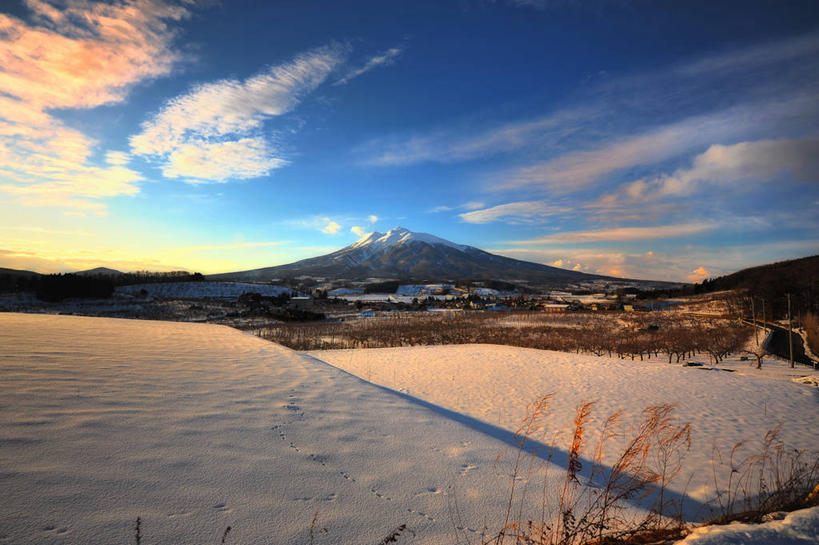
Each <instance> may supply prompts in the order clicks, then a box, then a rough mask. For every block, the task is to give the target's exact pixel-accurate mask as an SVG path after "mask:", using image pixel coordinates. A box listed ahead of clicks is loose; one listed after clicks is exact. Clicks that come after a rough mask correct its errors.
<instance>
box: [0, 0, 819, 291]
mask: <svg viewBox="0 0 819 545" xmlns="http://www.w3.org/2000/svg"><path fill="white" fill-rule="evenodd" d="M399 225H400V226H403V227H406V228H408V229H410V230H412V231H418V232H426V233H432V234H434V235H436V236H439V237H443V238H445V239H448V240H452V241H453V242H457V243H460V244H469V245H473V246H477V247H479V248H482V249H484V250H487V251H491V252H494V253H498V254H502V255H505V256H509V257H514V258H518V259H525V260H529V261H535V262H539V263H545V264H548V265H553V266H557V267H562V268H566V269H574V270H580V271H583V272H589V273H599V274H608V275H614V276H625V277H630V278H646V279H657V280H673V281H691V282H697V281H701V280H703V279H704V278H707V277H714V276H719V275H721V274H726V273H730V272H733V271H735V270H738V269H741V268H744V267H747V266H751V265H756V264H762V263H767V262H772V261H779V260H783V259H789V258H793V257H800V256H807V255H814V254H817V253H819V4H817V3H816V2H815V1H813V0H811V1H804V2H803V1H798V0H792V1H788V2H781V1H770V2H754V1H743V2H734V1H721V2H711V1H699V0H692V1H686V2H672V1H668V0H666V1H661V0H658V1H656V2H652V1H649V0H640V1H638V0H634V1H627V0H622V1H618V0H589V1H588V2H579V1H573V0H506V1H504V0H496V1H489V0H456V1H451V2H445V1H434V2H424V1H417V0H415V1H398V0H396V1H390V2H383V1H373V2H356V1H349V2H337V1H329V2H320V1H316V2H304V1H277V2H246V1H242V0H230V1H223V2H216V1H206V2H204V1H202V2H200V1H196V2H194V1H185V0H174V1H171V0H133V1H127V2H105V3H100V2H94V1H92V0H52V1H46V0H23V1H13V0H7V1H5V2H3V3H2V4H0V267H8V268H14V269H27V270H35V271H38V272H57V271H61V272H66V271H76V270H83V269H89V268H92V267H97V266H106V267H111V268H115V269H119V270H124V271H130V270H145V269H149V270H178V269H184V270H189V271H198V272H202V273H205V274H207V273H218V272H228V271H237V270H246V269H253V268H259V267H265V266H273V265H279V264H284V263H289V262H292V261H296V260H299V259H304V258H307V257H313V256H316V255H321V254H324V253H329V252H331V251H334V250H337V249H339V248H341V247H343V246H345V245H348V244H351V243H352V242H354V241H355V240H356V239H358V238H359V237H360V236H361V235H363V234H365V233H368V232H371V231H381V232H384V231H387V230H388V229H390V228H392V227H395V226H399Z"/></svg>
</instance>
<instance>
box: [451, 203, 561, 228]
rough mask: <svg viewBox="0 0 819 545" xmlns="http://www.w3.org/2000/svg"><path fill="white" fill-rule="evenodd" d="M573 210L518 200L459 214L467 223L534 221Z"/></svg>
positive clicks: (549, 204)
mask: <svg viewBox="0 0 819 545" xmlns="http://www.w3.org/2000/svg"><path fill="white" fill-rule="evenodd" d="M571 211H572V210H571V209H570V208H567V207H564V206H556V205H554V204H551V203H548V202H546V201H518V202H510V203H506V204H499V205H497V206H492V207H490V208H484V209H481V210H473V211H472V212H464V213H463V214H459V216H460V218H461V219H462V220H464V221H465V222H467V223H490V222H493V221H498V220H503V221H505V222H507V223H533V222H540V221H543V220H544V219H545V218H548V217H551V216H556V215H560V214H566V213H568V212H571Z"/></svg>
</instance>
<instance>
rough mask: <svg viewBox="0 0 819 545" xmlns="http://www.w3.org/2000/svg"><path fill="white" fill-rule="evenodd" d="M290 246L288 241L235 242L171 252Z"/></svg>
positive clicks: (184, 248) (178, 249)
mask: <svg viewBox="0 0 819 545" xmlns="http://www.w3.org/2000/svg"><path fill="white" fill-rule="evenodd" d="M286 244H289V242H287V241H281V240H271V241H263V242H233V243H230V244H200V245H198V246H182V247H179V248H172V249H171V250H169V252H210V251H214V250H220V251H221V250H245V249H248V248H269V247H273V246H283V245H286Z"/></svg>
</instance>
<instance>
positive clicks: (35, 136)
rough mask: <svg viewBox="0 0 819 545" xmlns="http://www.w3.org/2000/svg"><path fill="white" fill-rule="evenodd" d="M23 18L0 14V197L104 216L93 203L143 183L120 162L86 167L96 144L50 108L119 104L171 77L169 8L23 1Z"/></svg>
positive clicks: (147, 0) (177, 11) (180, 12)
mask: <svg viewBox="0 0 819 545" xmlns="http://www.w3.org/2000/svg"><path fill="white" fill-rule="evenodd" d="M26 5H27V7H28V8H29V10H30V16H31V17H30V21H29V22H26V21H23V20H21V19H18V18H15V17H12V16H9V15H5V14H0V40H2V47H0V66H2V67H3V70H2V72H0V149H1V150H2V151H0V165H2V166H0V174H2V175H3V178H5V180H6V181H7V182H8V183H5V184H3V185H2V187H0V190H2V191H4V192H6V193H11V194H13V195H16V196H18V201H19V202H21V203H22V204H26V205H36V206H58V207H63V208H66V207H67V208H74V209H79V210H96V211H102V210H104V209H105V204H104V203H102V202H100V201H99V199H101V198H104V197H109V196H116V195H133V194H135V193H137V192H138V191H139V187H138V185H137V184H136V182H138V181H139V180H141V179H142V177H141V176H140V175H139V174H138V173H137V172H135V171H133V170H130V169H127V168H125V167H124V166H123V165H124V164H125V163H124V162H123V159H124V157H122V156H119V157H116V156H111V158H113V159H114V161H117V162H111V161H109V162H108V165H107V166H104V165H98V164H95V163H94V162H93V161H91V159H90V158H91V156H92V155H93V153H94V151H95V148H96V142H94V141H93V140H92V139H90V138H88V137H87V136H85V135H84V134H83V133H81V132H80V131H77V130H74V129H71V128H68V127H66V126H64V125H63V123H61V122H60V121H59V120H58V119H56V118H55V117H53V116H52V114H51V113H50V111H51V110H54V109H72V108H74V109H76V108H94V107H96V106H100V105H103V104H111V103H116V102H120V101H122V100H123V99H124V98H125V96H126V95H127V94H128V91H129V89H130V87H131V86H133V85H134V84H136V83H138V82H140V81H143V80H145V79H149V78H156V77H159V76H163V75H166V74H168V73H169V72H170V70H171V68H172V67H173V65H174V64H175V63H176V62H177V61H178V60H179V55H178V54H177V53H175V52H174V51H173V50H172V49H171V43H172V41H173V38H174V31H173V29H172V28H171V27H169V26H168V23H169V22H174V21H179V20H180V19H183V18H185V17H187V16H188V14H189V13H188V10H187V9H186V8H185V7H183V6H181V5H180V4H178V3H171V2H163V1H161V0H134V1H133V2H129V3H127V4H121V3H116V4H109V3H103V2H89V1H85V0H65V1H64V2H60V3H59V6H56V5H54V4H53V3H50V2H45V1H39V0H30V1H28V2H27V3H26Z"/></svg>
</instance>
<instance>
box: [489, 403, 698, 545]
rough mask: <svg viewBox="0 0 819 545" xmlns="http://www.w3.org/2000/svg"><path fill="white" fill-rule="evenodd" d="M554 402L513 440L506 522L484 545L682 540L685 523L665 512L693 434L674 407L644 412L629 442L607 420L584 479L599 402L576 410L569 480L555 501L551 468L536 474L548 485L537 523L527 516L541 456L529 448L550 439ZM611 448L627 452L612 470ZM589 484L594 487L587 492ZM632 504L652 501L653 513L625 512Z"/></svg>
mask: <svg viewBox="0 0 819 545" xmlns="http://www.w3.org/2000/svg"><path fill="white" fill-rule="evenodd" d="M550 400H551V395H549V396H545V397H543V398H541V399H540V400H538V401H537V402H536V403H535V404H534V406H533V409H532V410H531V411H530V413H529V416H527V418H526V420H525V421H524V423H523V425H522V426H521V428H520V429H519V430H518V431H517V433H516V437H517V438H518V445H519V448H518V451H517V458H516V460H515V468H514V472H513V475H512V479H511V483H510V494H509V501H508V507H507V512H506V521H505V522H504V524H503V527H502V528H501V530H500V531H499V532H498V533H497V534H495V535H494V536H493V537H492V538H491V539H489V540H488V541H485V542H484V545H490V544H491V545H501V544H503V543H506V542H507V540H509V541H511V542H513V543H516V544H532V545H534V544H538V545H547V544H548V545H572V544H577V545H580V544H585V543H597V544H602V543H626V542H631V543H635V542H637V541H636V538H635V536H643V537H645V536H646V535H651V536H655V537H657V536H664V537H669V536H679V535H680V534H681V532H682V522H681V518H680V516H669V512H668V510H669V508H672V507H673V506H671V505H669V502H668V500H667V499H666V497H665V494H664V492H665V490H666V487H667V486H668V484H669V483H670V482H671V481H672V480H673V478H674V477H675V476H676V475H677V473H678V472H679V470H680V467H681V465H682V459H683V457H684V456H685V454H686V452H687V451H688V449H689V448H690V445H691V439H690V434H691V430H690V427H689V425H688V424H682V423H678V422H676V421H675V420H674V418H673V406H671V405H658V406H654V407H647V408H646V409H645V410H644V411H643V419H642V421H641V422H640V423H639V425H638V426H637V428H636V431H635V432H634V434H633V435H632V436H631V437H627V436H626V435H625V434H624V433H623V432H622V427H621V424H622V422H621V415H620V414H619V413H615V414H612V415H610V416H609V417H608V418H607V419H606V421H605V422H604V424H603V427H602V428H601V431H600V434H599V437H598V439H597V443H596V446H595V447H594V449H593V452H594V454H593V457H592V460H593V467H592V468H591V469H590V471H589V473H588V475H586V476H584V477H582V478H581V477H580V471H581V469H582V465H581V458H582V455H583V452H584V450H586V449H587V444H588V441H587V440H586V436H587V435H588V429H587V426H588V421H589V417H590V415H591V412H592V408H593V406H594V403H583V404H581V405H579V406H578V408H577V412H576V417H575V422H574V433H573V435H572V438H571V441H570V444H569V447H568V450H567V452H568V463H567V466H566V473H565V475H564V477H563V478H562V484H561V485H560V487H559V490H558V491H557V497H556V498H551V497H550V496H549V493H550V489H549V481H550V476H549V465H550V464H549V463H548V460H547V462H545V463H543V464H541V466H542V467H540V468H539V469H540V473H541V477H542V479H543V485H542V487H541V488H540V493H541V496H542V498H541V509H540V513H539V516H538V517H534V520H533V519H530V518H528V517H524V516H522V515H523V514H524V512H525V509H524V503H525V500H526V492H527V490H526V487H527V486H528V485H529V484H531V482H532V481H533V479H532V475H533V473H534V469H537V468H534V460H535V458H536V456H535V455H534V454H532V453H530V452H528V451H527V449H526V441H527V439H537V438H539V437H540V436H544V435H545V430H544V429H543V425H542V424H543V422H544V417H545V416H546V415H547V414H548V406H549V402H550ZM538 434H539V435H538ZM612 443H620V444H623V447H622V448H621V449H620V450H618V455H617V456H616V458H615V461H614V463H613V464H611V465H610V466H605V465H604V464H603V457H604V452H605V450H606V448H607V447H609V448H610V447H611V444H612ZM527 462H528V463H527ZM520 477H524V479H523V480H524V482H525V483H526V484H525V485H518V484H517V481H518V480H520ZM586 481H588V482H589V483H594V485H593V486H588V485H587V484H586ZM649 496H650V497H651V499H650V500H649V499H648V498H649ZM631 500H643V501H651V502H653V506H652V507H651V509H650V511H649V512H648V514H646V515H637V514H634V513H633V512H632V513H630V512H629V511H628V510H626V509H625V507H626V503H627V502H628V501H631ZM513 511H516V512H517V514H518V516H517V517H516V518H513V517H512V513H513Z"/></svg>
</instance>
